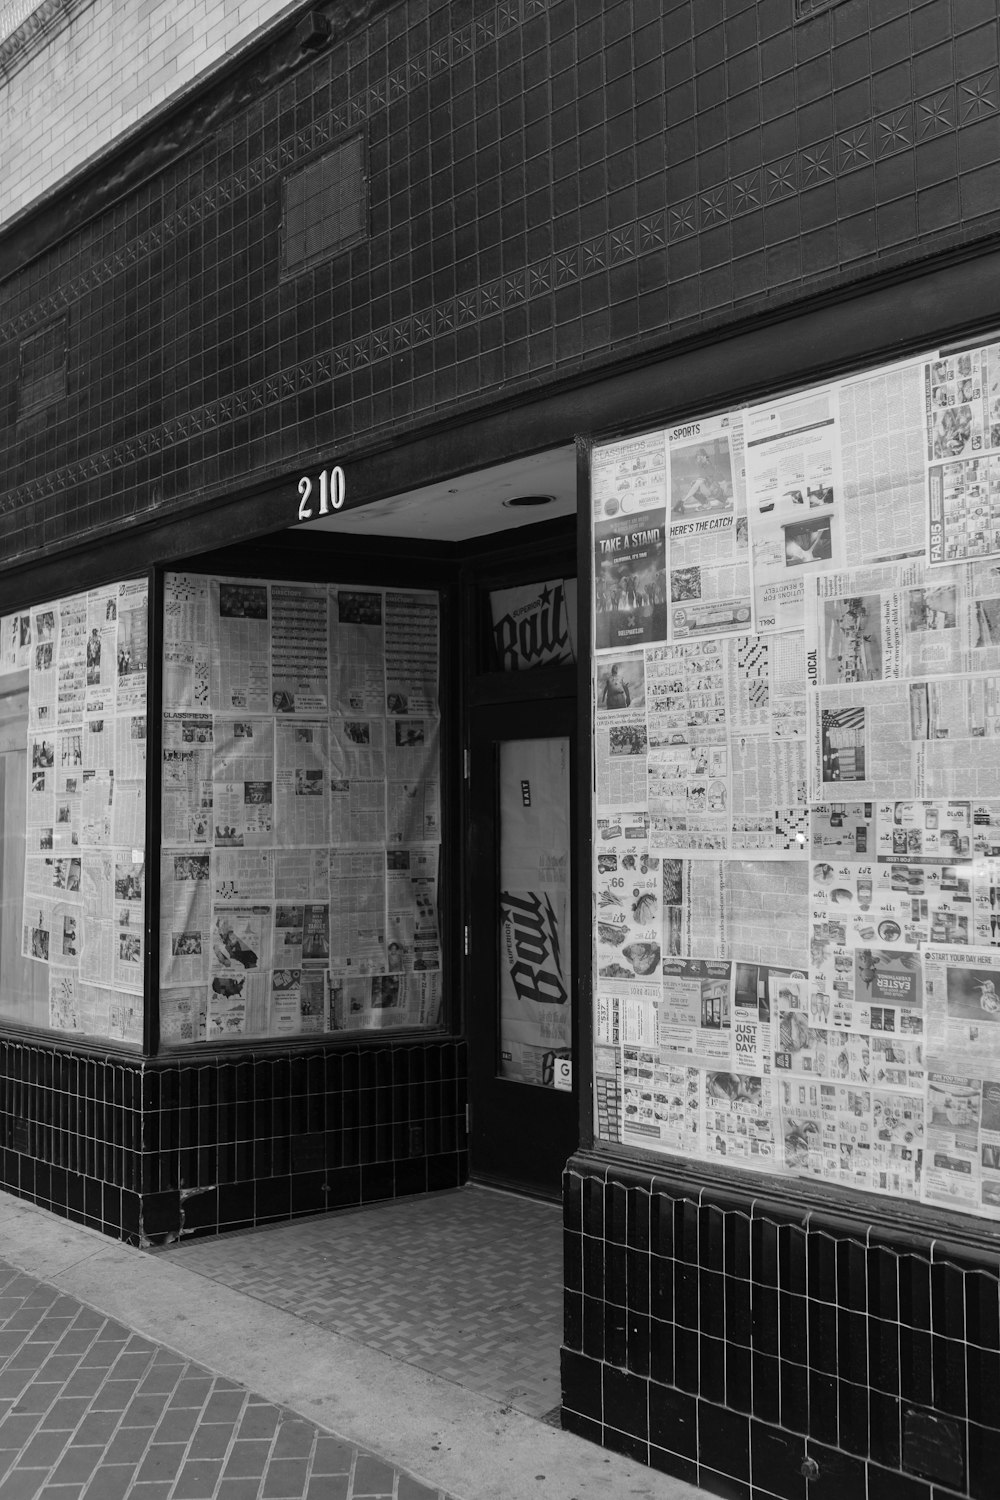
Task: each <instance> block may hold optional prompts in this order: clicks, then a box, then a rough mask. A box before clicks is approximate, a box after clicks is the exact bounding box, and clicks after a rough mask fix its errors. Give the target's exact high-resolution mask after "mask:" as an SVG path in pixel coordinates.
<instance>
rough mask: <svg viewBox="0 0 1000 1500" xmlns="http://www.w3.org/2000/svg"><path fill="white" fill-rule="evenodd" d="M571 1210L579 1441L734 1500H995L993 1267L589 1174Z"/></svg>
mask: <svg viewBox="0 0 1000 1500" xmlns="http://www.w3.org/2000/svg"><path fill="white" fill-rule="evenodd" d="M564 1205H565V1220H564V1223H565V1282H566V1293H565V1298H566V1327H565V1346H564V1349H563V1423H564V1425H565V1426H567V1427H569V1428H571V1429H572V1430H573V1431H575V1432H578V1433H580V1434H581V1435H582V1436H584V1437H591V1438H593V1439H594V1441H595V1442H602V1443H604V1444H605V1445H606V1446H607V1447H610V1448H614V1449H615V1450H617V1451H618V1452H621V1453H627V1454H629V1455H630V1456H631V1457H633V1458H638V1459H640V1460H641V1461H643V1462H646V1463H649V1464H651V1465H652V1466H653V1467H654V1468H657V1469H661V1470H663V1471H664V1472H666V1473H668V1474H673V1475H675V1476H676V1477H678V1478H683V1479H687V1480H689V1481H690V1482H691V1483H694V1484H699V1485H701V1486H703V1487H704V1488H705V1489H706V1490H708V1491H710V1492H711V1493H712V1494H719V1495H725V1496H727V1497H731V1500H771V1497H777V1500H807V1496H808V1497H809V1500H815V1497H816V1496H823V1497H827V1496H828V1497H830V1500H867V1497H870V1500H952V1497H959V1496H961V1497H963V1500H965V1497H972V1500H993V1496H995V1495H996V1493H997V1483H998V1476H1000V1420H998V1414H997V1409H996V1400H995V1392H996V1389H997V1382H998V1379H1000V1268H998V1265H997V1258H996V1256H995V1255H992V1256H991V1255H989V1254H986V1255H980V1256H974V1255H973V1254H972V1253H971V1252H969V1253H968V1254H967V1255H966V1256H963V1255H961V1252H959V1251H957V1250H956V1247H955V1246H953V1245H944V1244H942V1243H941V1242H939V1241H937V1242H936V1241H933V1240H931V1239H929V1238H928V1239H926V1240H924V1241H923V1243H919V1242H917V1241H916V1240H915V1239H912V1238H907V1237H906V1236H901V1235H894V1234H891V1233H888V1232H887V1231H886V1230H885V1229H879V1230H876V1229H875V1228H870V1229H868V1230H866V1229H865V1228H864V1227H863V1226H862V1225H861V1224H860V1223H859V1224H855V1225H851V1224H850V1223H849V1222H848V1221H846V1220H843V1219H842V1220H840V1221H838V1220H837V1219H835V1218H829V1217H825V1216H824V1215H823V1214H821V1213H819V1212H815V1211H814V1212H812V1213H810V1212H807V1211H805V1210H799V1211H796V1208H795V1205H794V1204H793V1203H791V1202H789V1203H782V1204H780V1205H779V1204H778V1203H777V1202H776V1201H771V1202H770V1203H768V1202H766V1201H763V1200H757V1201H752V1200H750V1199H744V1200H743V1201H740V1200H739V1199H737V1198H736V1197H733V1198H731V1199H727V1197H726V1195H725V1192H724V1191H723V1190H722V1189H721V1188H720V1189H713V1190H702V1191H700V1190H698V1189H694V1190H692V1189H691V1187H690V1186H688V1187H687V1188H686V1189H685V1187H684V1186H682V1185H680V1184H678V1183H677V1182H671V1180H670V1178H669V1176H664V1177H656V1176H651V1175H650V1174H649V1173H648V1172H645V1171H642V1170H632V1171H629V1170H628V1169H627V1168H618V1167H615V1166H610V1167H608V1168H607V1169H606V1170H602V1171H598V1172H595V1171H594V1170H593V1164H589V1165H588V1164H585V1163H584V1162H583V1161H582V1160H579V1161H578V1160H574V1161H571V1163H570V1170H569V1171H568V1172H567V1175H566V1183H565V1195H564ZM810 1461H811V1463H810ZM811 1465H812V1466H815V1472H813V1469H812V1467H811Z"/></svg>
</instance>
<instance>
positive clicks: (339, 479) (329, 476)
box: [299, 464, 347, 521]
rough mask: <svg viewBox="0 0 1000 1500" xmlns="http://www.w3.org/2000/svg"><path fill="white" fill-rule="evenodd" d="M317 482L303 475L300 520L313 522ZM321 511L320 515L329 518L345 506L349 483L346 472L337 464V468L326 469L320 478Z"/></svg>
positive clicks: (300, 486)
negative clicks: (313, 505)
mask: <svg viewBox="0 0 1000 1500" xmlns="http://www.w3.org/2000/svg"><path fill="white" fill-rule="evenodd" d="M316 487H317V485H316V482H315V481H314V480H312V479H310V478H309V476H308V474H303V476H302V478H301V479H300V480H299V496H300V499H299V520H300V521H308V520H311V518H312V515H313V507H312V500H313V492H314V490H315V489H316ZM318 488H319V510H318V512H317V514H318V515H321V516H328V515H329V514H330V512H331V511H332V510H340V509H341V507H342V506H343V504H344V497H345V496H346V494H347V482H346V480H345V479H344V471H343V469H342V468H341V467H340V465H339V464H337V466H336V468H333V469H324V470H323V472H322V474H321V475H320V476H319V483H318Z"/></svg>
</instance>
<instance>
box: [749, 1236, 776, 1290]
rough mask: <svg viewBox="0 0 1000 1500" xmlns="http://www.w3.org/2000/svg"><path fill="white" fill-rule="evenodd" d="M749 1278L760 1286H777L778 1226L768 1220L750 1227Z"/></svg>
mask: <svg viewBox="0 0 1000 1500" xmlns="http://www.w3.org/2000/svg"><path fill="white" fill-rule="evenodd" d="M750 1276H751V1279H752V1280H753V1281H754V1282H755V1283H756V1284H758V1285H760V1286H765V1287H776V1286H777V1285H778V1226H777V1224H772V1223H771V1222H770V1220H768V1219H754V1220H753V1221H752V1222H751V1225H750Z"/></svg>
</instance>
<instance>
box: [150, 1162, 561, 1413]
mask: <svg viewBox="0 0 1000 1500" xmlns="http://www.w3.org/2000/svg"><path fill="white" fill-rule="evenodd" d="M156 1253H157V1254H167V1255H170V1256H176V1257H178V1258H179V1261H178V1263H179V1264H180V1265H182V1266H183V1267H184V1269H185V1270H186V1271H194V1272H197V1273H198V1274H199V1275H201V1276H206V1277H209V1278H210V1279H211V1280H213V1281H218V1282H221V1283H222V1284H223V1285H224V1286H228V1287H232V1288H233V1290H235V1291H238V1292H243V1293H244V1294H245V1295H247V1296H251V1297H256V1298H257V1299H258V1300H260V1301H262V1302H267V1303H270V1304H271V1305H272V1306H273V1307H280V1308H281V1309H282V1310H283V1311H285V1312H290V1313H293V1314H295V1315H296V1316H297V1317H300V1318H304V1319H306V1320H307V1321H308V1322H310V1323H313V1324H315V1325H317V1326H318V1327H320V1328H326V1329H329V1330H331V1331H333V1332H335V1333H338V1334H340V1335H342V1336H344V1337H346V1338H351V1339H355V1340H356V1341H357V1342H358V1343H362V1344H367V1345H368V1346H370V1347H371V1348H373V1349H378V1350H380V1351H381V1352H382V1353H385V1354H390V1355H392V1356H394V1357H395V1358H396V1359H400V1360H404V1361H405V1362H406V1363H408V1364H412V1365H416V1366H418V1367H419V1368H420V1369H422V1370H427V1371H428V1372H430V1373H431V1374H433V1375H437V1376H439V1377H440V1378H442V1379H445V1380H451V1381H453V1382H454V1383H455V1384H456V1385H460V1386H463V1387H465V1388H466V1389H467V1390H472V1391H477V1392H479V1393H480V1394H481V1395H484V1396H489V1397H491V1398H492V1399H494V1400H497V1401H502V1402H505V1403H506V1404H507V1405H510V1406H512V1407H515V1408H516V1409H517V1410H519V1411H523V1412H527V1413H528V1414H529V1415H530V1416H535V1417H541V1416H545V1415H547V1414H548V1413H549V1412H551V1411H552V1410H553V1408H554V1407H556V1406H558V1404H559V1398H560V1388H559V1346H560V1344H561V1343H562V1301H563V1280H562V1215H561V1211H560V1209H559V1207H558V1205H556V1204H552V1203H540V1202H537V1201H536V1200H534V1199H531V1198H519V1197H516V1196H515V1195H514V1194H510V1193H501V1192H496V1191H493V1190H492V1189H490V1188H482V1187H465V1188H458V1189H456V1190H455V1191H453V1192H445V1193H433V1194H428V1195H426V1196H422V1197H416V1198H400V1199H395V1200H394V1201H392V1202H390V1203H380V1204H373V1205H371V1206H369V1207H365V1208H359V1209H342V1210H339V1211H337V1212H335V1213H329V1214H323V1215H320V1216H319V1217H316V1218H310V1219H296V1220H294V1221H292V1222H291V1223H288V1224H278V1225H269V1226H267V1227H266V1228H263V1229H249V1230H240V1231H238V1232H236V1233H234V1234H228V1235H220V1236H219V1237H218V1238H213V1239H207V1238H206V1239H195V1240H187V1241H181V1243H180V1244H178V1245H173V1246H171V1247H169V1249H167V1250H165V1251H157V1252H156Z"/></svg>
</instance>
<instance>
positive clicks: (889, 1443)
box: [868, 1391, 902, 1469]
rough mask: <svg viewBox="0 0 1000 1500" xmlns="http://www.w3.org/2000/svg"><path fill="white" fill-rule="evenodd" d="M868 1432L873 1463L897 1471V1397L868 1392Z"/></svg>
mask: <svg viewBox="0 0 1000 1500" xmlns="http://www.w3.org/2000/svg"><path fill="white" fill-rule="evenodd" d="M868 1431H869V1450H870V1453H871V1457H872V1459H873V1460H874V1462H876V1463H879V1464H884V1465H885V1467H886V1468H897V1469H898V1468H899V1465H900V1453H901V1444H902V1408H901V1404H900V1401H899V1398H898V1397H896V1396H888V1395H883V1394H882V1393H881V1392H879V1391H870V1392H869V1394H868Z"/></svg>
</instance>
